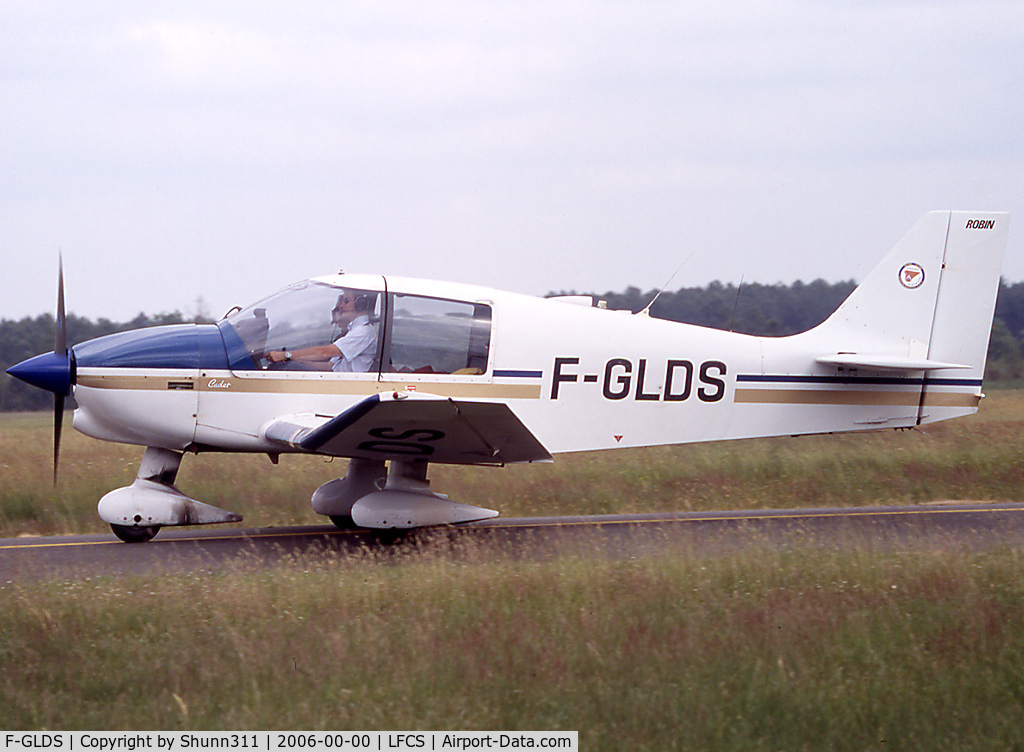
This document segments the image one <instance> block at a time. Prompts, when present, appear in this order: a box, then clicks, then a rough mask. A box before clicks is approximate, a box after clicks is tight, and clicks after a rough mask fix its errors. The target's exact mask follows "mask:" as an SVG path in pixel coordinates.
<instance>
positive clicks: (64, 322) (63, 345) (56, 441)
mask: <svg viewBox="0 0 1024 752" xmlns="http://www.w3.org/2000/svg"><path fill="white" fill-rule="evenodd" d="M54 328H55V331H54V335H53V354H54V355H57V356H60V357H63V358H64V359H65V360H66V359H67V357H68V319H67V316H66V315H65V313H64V254H63V253H58V256H57V320H56V326H55V327H54ZM69 390H70V384H69ZM63 428H64V395H63V394H56V393H55V394H54V395H53V485H54V487H55V488H56V486H57V469H58V468H59V467H60V433H61V430H62V429H63Z"/></svg>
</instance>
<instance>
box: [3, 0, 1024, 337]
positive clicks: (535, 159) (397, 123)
mask: <svg viewBox="0 0 1024 752" xmlns="http://www.w3.org/2000/svg"><path fill="white" fill-rule="evenodd" d="M932 209H964V210H992V211H1010V212H1013V213H1014V214H1015V216H1016V219H1015V222H1016V224H1011V229H1010V238H1009V246H1008V248H1007V255H1006V262H1005V264H1004V277H1005V278H1006V279H1007V280H1009V281H1021V280H1024V3H1021V2H1020V0H993V1H992V2H985V1H979V2H958V1H956V0H931V1H930V2H912V1H900V0H894V1H893V2H886V1H885V0H862V1H855V0H846V1H843V0H836V1H831V2H824V1H819V2H787V1H785V0H778V1H776V2H768V1H761V0H737V1H736V2H723V3H707V2H688V1H687V0H669V1H666V2H658V1H653V0H652V1H650V2H647V1H644V0H637V1H633V2H621V0H617V1H615V2H609V1H608V0H588V1H587V2H581V1H578V0H563V1H562V2H557V3H551V2H546V1H545V2H540V1H536V2H534V1H530V0H527V1H524V2H516V1H515V0H501V1H500V2H497V1H494V2H489V1H487V0H465V1H461V0H434V2H431V3H422V2H414V1H413V0H409V1H407V2H399V1H394V0H374V1H373V2H354V1H353V2H345V1H338V0H330V1H328V0H323V1H318V0H308V1H304V2H295V3H281V2H273V3H271V2H260V1H259V0H245V1H244V2H241V1H239V2H209V1H208V0H204V1H203V2H190V1H189V0H183V1H179V2H174V3H137V2H105V1H104V0H96V1H94V2H89V3H80V2H70V1H68V2H46V0H0V256H2V259H3V264H2V272H0V318H7V319H17V318H21V317H23V316H36V315H38V314H40V313H45V312H52V311H53V310H54V307H55V298H56V278H57V259H58V254H59V253H60V254H63V259H64V269H65V287H66V295H67V306H68V310H69V311H71V312H74V313H76V314H78V315H81V316H86V317H89V318H94V319H95V318H101V317H103V318H110V319H113V320H115V321H123V320H128V319H130V318H132V317H134V316H135V315H136V314H137V313H140V312H145V313H149V314H155V313H161V312H171V311H181V312H182V313H184V314H185V315H188V316H192V315H196V314H198V313H202V314H206V315H212V316H214V317H215V318H219V317H220V315H221V314H223V313H224V312H225V311H226V310H227V309H228V308H230V307H231V306H233V305H236V304H238V305H245V304H248V303H252V302H254V301H255V300H258V299H259V298H261V297H263V296H265V295H267V294H269V293H271V292H273V291H275V290H277V289H279V288H281V287H284V286H285V285H287V284H289V283H291V282H294V281H297V280H300V279H304V278H307V277H311V276H318V275H322V274H332V273H334V272H337V271H338V270H340V269H344V270H345V271H349V272H369V273H383V274H392V275H401V276H411V277H423V278H427V279H445V280H454V281H459V282H468V283H473V284H481V285H486V286H490V287H498V288H501V289H507V290H514V291H517V292H523V293H528V294H535V295H543V294H545V293H547V292H549V291H581V292H582V291H593V292H598V293H600V292H604V291H608V290H615V291H618V290H623V289H625V288H626V287H627V286H629V285H634V286H637V287H639V288H641V289H643V290H653V289H657V288H661V287H662V286H664V285H665V284H666V282H668V280H669V278H670V277H672V275H673V274H674V273H675V277H674V278H673V279H672V282H671V284H670V285H669V289H678V288H680V287H691V286H701V285H705V284H707V283H708V282H710V281H712V280H720V281H722V282H723V283H729V282H733V283H738V282H739V281H740V280H741V279H742V280H744V281H745V282H753V281H757V282H762V283H766V284H771V283H775V282H782V283H786V284H788V283H791V282H793V281H795V280H797V279H802V280H804V281H808V282H809V281H812V280H814V279H818V278H821V279H825V280H828V281H831V282H835V281H841V280H847V279H857V280H860V279H863V278H864V277H865V276H866V275H867V273H868V272H869V271H870V270H871V268H872V267H873V266H874V265H875V264H876V263H877V262H878V261H880V260H881V258H882V257H883V256H884V255H885V253H886V252H887V251H888V250H889V249H890V248H891V247H892V246H893V245H895V243H896V242H897V241H898V240H899V239H900V238H901V237H902V236H903V234H904V233H905V232H906V231H907V230H909V229H910V227H911V226H913V224H914V223H915V222H916V221H917V220H918V219H919V218H920V216H921V215H922V214H924V213H925V212H927V211H929V210H932Z"/></svg>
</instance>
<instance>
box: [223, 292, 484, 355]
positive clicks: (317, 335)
mask: <svg viewBox="0 0 1024 752" xmlns="http://www.w3.org/2000/svg"><path fill="white" fill-rule="evenodd" d="M339 299H345V300H349V299H354V300H356V304H355V307H356V310H357V312H358V314H359V315H360V316H365V317H366V319H364V320H361V321H359V322H357V323H358V325H366V324H369V326H371V327H373V329H375V330H376V338H375V339H376V352H375V354H374V356H373V359H372V363H370V365H369V367H368V368H366V367H365V366H364V367H362V368H360V369H358V370H366V371H367V372H370V373H377V374H387V373H439V374H457V375H481V374H484V373H486V371H487V359H488V353H489V350H490V340H491V307H490V305H488V304H486V303H477V302H469V301H461V300H450V299H446V298H433V297H427V296H423V295H407V294H403V293H397V292H392V293H384V292H380V291H376V290H366V289H358V288H351V287H344V286H340V285H333V284H328V283H325V282H321V281H318V280H308V281H306V282H300V283H298V284H295V285H292V286H291V287H288V288H285V289H284V290H282V291H280V292H278V293H275V294H274V295H271V296H270V297H267V298H264V299H263V300H261V301H259V302H258V303H256V304H254V305H252V306H249V307H248V308H243V309H242V310H240V311H238V312H236V313H232V314H231V315H229V316H227V317H226V318H225V319H224V320H223V321H221V322H220V324H219V326H220V329H221V332H222V333H223V335H224V341H225V343H226V344H227V347H228V357H229V360H230V362H231V368H232V369H233V370H236V371H238V370H246V371H251V370H267V369H273V368H275V367H276V366H278V365H279V364H269V363H268V361H267V358H266V353H268V352H270V351H272V350H287V351H297V350H303V349H305V348H310V347H315V346H321V345H329V344H331V343H335V342H338V341H339V340H340V339H341V338H342V337H343V336H345V334H346V333H347V331H348V328H349V326H355V325H356V324H355V323H353V324H348V323H345V322H343V323H340V324H339V323H338V317H337V316H336V314H335V313H334V312H335V309H336V306H337V305H338V303H339ZM293 367H294V366H293ZM327 368H329V366H325V370H326V369H327Z"/></svg>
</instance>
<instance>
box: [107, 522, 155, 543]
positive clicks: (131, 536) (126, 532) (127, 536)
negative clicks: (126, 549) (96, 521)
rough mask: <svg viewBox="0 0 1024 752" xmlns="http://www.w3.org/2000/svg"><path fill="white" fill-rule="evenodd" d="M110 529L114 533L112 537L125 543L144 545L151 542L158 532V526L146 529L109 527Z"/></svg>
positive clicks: (150, 526) (125, 526)
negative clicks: (114, 536)
mask: <svg viewBox="0 0 1024 752" xmlns="http://www.w3.org/2000/svg"><path fill="white" fill-rule="evenodd" d="M110 529H111V530H113V531H114V535H116V536H117V537H118V538H120V539H121V540H123V541H124V542H125V543H145V542H146V541H149V540H153V536H155V535H156V534H157V533H158V532H160V526H159V525H149V526H147V527H132V526H129V525H111V526H110Z"/></svg>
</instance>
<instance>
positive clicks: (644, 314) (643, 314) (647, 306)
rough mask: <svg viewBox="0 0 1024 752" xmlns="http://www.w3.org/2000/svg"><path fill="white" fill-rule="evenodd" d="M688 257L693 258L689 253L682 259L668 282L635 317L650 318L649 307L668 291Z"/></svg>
mask: <svg viewBox="0 0 1024 752" xmlns="http://www.w3.org/2000/svg"><path fill="white" fill-rule="evenodd" d="M690 256H693V254H692V253H691V254H690V255H689V256H687V257H686V258H685V259H683V263H681V264H680V265H679V268H678V269H676V270H675V271H674V272H672V276H671V277H669V278H668V281H667V282H666V283H665V284H664V285H662V286H661V289H660V290H658V292H657V294H656V295H655V296H654V297H653V298H651V302H650V303H648V304H647V305H646V306H644V307H643V310H640V311H637V312H636V314H635V315H637V316H650V315H651V306H652V305H654V303H655V301H656V300H657V299H658V298H660V297H661V294H662V293H663V292H665V290H666V289H668V286H669V285H670V284H672V280H673V279H675V278H676V275H677V274H679V272H681V271H682V270H683V267H684V266H686V262H687V261H689V260H690Z"/></svg>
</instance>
